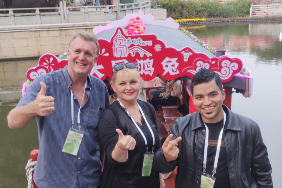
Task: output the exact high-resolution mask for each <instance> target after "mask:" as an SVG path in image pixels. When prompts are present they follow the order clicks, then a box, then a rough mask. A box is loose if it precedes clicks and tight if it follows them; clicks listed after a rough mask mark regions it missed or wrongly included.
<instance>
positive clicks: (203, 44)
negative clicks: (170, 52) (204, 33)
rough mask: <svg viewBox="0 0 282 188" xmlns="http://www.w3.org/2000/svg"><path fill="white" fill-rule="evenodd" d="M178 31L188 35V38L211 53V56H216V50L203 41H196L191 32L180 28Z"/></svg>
mask: <svg viewBox="0 0 282 188" xmlns="http://www.w3.org/2000/svg"><path fill="white" fill-rule="evenodd" d="M180 30H181V31H182V32H183V33H185V34H186V35H188V36H189V37H190V38H192V39H193V40H194V41H196V42H198V43H199V44H200V45H201V46H203V47H205V48H206V49H207V50H209V51H210V52H212V53H213V54H216V48H215V47H211V46H209V45H208V44H207V43H206V42H205V41H203V40H201V39H198V38H197V37H196V36H195V35H193V33H192V32H190V31H188V30H185V29H184V28H183V27H181V28H180Z"/></svg>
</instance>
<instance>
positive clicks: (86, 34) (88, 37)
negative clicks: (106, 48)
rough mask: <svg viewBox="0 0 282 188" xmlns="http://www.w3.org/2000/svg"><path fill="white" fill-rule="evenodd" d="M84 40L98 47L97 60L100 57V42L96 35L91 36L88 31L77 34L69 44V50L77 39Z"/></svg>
mask: <svg viewBox="0 0 282 188" xmlns="http://www.w3.org/2000/svg"><path fill="white" fill-rule="evenodd" d="M78 37H80V38H82V39H83V40H86V41H90V42H94V43H95V44H96V46H97V49H96V54H95V55H96V58H97V57H98V56H99V51H100V50H99V42H98V39H97V38H96V36H95V35H94V34H91V33H89V32H86V31H81V32H79V33H77V34H75V35H74V36H73V37H72V39H71V40H70V43H69V48H71V44H72V42H73V40H74V39H76V38H78Z"/></svg>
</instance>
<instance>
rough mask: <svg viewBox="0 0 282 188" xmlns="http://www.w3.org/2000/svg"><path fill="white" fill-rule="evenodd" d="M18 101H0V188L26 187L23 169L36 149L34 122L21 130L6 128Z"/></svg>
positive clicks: (36, 140) (36, 137) (36, 138)
mask: <svg viewBox="0 0 282 188" xmlns="http://www.w3.org/2000/svg"><path fill="white" fill-rule="evenodd" d="M0 96H1V95H0ZM18 101H19V99H15V100H11V101H1V100H0V130H1V131H0V149H1V151H0V188H8V187H13V188H20V187H27V180H26V177H25V169H24V167H25V165H26V163H27V160H28V159H29V153H30V151H31V150H33V149H35V148H38V136H37V128H36V122H35V120H33V121H32V122H31V123H30V125H29V126H28V127H27V128H25V129H22V130H11V129H9V128H8V126H7V120H6V117H7V115H8V113H9V111H10V110H11V109H12V108H14V107H15V105H16V104H17V103H18Z"/></svg>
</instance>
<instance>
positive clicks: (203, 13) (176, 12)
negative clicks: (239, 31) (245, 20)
mask: <svg viewBox="0 0 282 188" xmlns="http://www.w3.org/2000/svg"><path fill="white" fill-rule="evenodd" d="M159 3H160V5H161V7H162V8H165V9H167V15H168V17H172V18H173V19H185V18H203V17H206V18H219V17H220V18H231V17H243V16H248V15H249V13H250V8H251V4H252V2H251V0H233V1H228V2H225V3H219V2H218V1H197V2H195V1H180V0H168V1H160V2H159Z"/></svg>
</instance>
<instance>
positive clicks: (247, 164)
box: [154, 69, 273, 188]
mask: <svg viewBox="0 0 282 188" xmlns="http://www.w3.org/2000/svg"><path fill="white" fill-rule="evenodd" d="M191 92H192V97H193V102H194V105H195V107H196V109H197V111H198V112H196V113H193V114H190V115H187V116H185V117H182V118H178V119H177V121H176V123H175V124H174V125H173V127H172V128H171V135H169V137H168V138H167V139H166V141H165V142H164V144H163V146H162V150H159V151H158V152H157V153H156V156H155V157H156V158H155V159H154V160H155V163H156V165H157V166H158V168H159V170H160V172H168V171H172V170H173V169H174V168H175V167H176V166H178V171H177V177H176V182H175V187H176V188H189V187H191V188H197V187H211V188H212V187H214V188H231V187H232V188H233V187H236V188H242V187H273V184H272V178H271V165H270V162H269V159H268V154H267V149H266V146H265V145H264V143H263V140H262V137H261V133H260V129H259V127H258V125H257V124H256V123H255V122H254V121H252V120H251V119H249V118H246V117H243V116H241V115H238V114H235V113H233V112H232V111H230V110H229V109H228V108H227V107H226V106H225V105H223V101H224V99H225V92H224V90H223V88H222V83H221V79H220V78H219V76H218V75H217V74H216V73H215V72H212V71H210V70H207V69H201V70H200V71H199V72H198V73H197V74H195V76H194V77H193V79H192V82H191ZM171 140H172V141H171ZM177 145H178V147H177Z"/></svg>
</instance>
